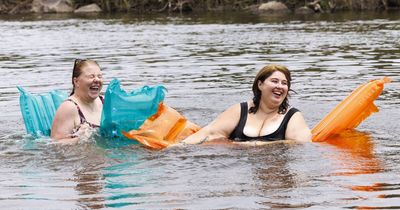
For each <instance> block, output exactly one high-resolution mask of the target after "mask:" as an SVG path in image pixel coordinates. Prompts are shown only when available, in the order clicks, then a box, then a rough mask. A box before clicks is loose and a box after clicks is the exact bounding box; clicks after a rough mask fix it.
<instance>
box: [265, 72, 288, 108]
mask: <svg viewBox="0 0 400 210" xmlns="http://www.w3.org/2000/svg"><path fill="white" fill-rule="evenodd" d="M258 88H259V89H260V91H261V99H262V100H265V102H267V103H272V104H273V105H275V106H279V105H281V103H282V102H283V100H284V99H285V98H286V96H287V94H288V90H289V87H288V81H287V79H286V76H285V74H283V73H282V72H280V71H275V72H274V73H272V74H271V76H269V77H267V78H266V79H265V80H264V82H261V81H258Z"/></svg>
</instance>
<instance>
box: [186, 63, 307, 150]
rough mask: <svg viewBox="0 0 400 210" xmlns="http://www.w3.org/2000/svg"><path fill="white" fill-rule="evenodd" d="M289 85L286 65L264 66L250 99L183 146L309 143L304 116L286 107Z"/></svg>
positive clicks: (223, 114)
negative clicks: (223, 142)
mask: <svg viewBox="0 0 400 210" xmlns="http://www.w3.org/2000/svg"><path fill="white" fill-rule="evenodd" d="M290 85H291V76H290V72H289V70H288V69H287V68H286V67H285V66H282V65H274V64H272V65H268V66H265V67H264V68H262V69H261V70H260V71H259V72H258V74H257V76H256V78H255V80H254V83H253V88H252V89H253V94H254V98H253V100H251V101H247V102H243V103H239V104H235V105H233V106H231V107H229V108H228V109H227V110H225V111H224V112H223V113H222V114H221V115H220V116H218V117H217V119H215V120H214V121H213V122H211V123H210V124H209V125H207V126H205V127H204V128H202V129H201V130H200V131H198V132H197V133H195V134H193V135H191V136H189V137H188V138H187V139H185V140H184V141H183V143H187V144H197V143H201V142H203V141H211V140H215V139H230V140H233V141H237V142H249V141H251V142H252V143H256V142H258V143H259V144H263V142H271V141H275V140H296V141H311V132H310V129H309V128H308V126H307V124H306V122H305V120H304V117H303V115H302V114H301V113H300V112H299V110H297V109H295V108H291V107H289V103H288V91H289V90H290Z"/></svg>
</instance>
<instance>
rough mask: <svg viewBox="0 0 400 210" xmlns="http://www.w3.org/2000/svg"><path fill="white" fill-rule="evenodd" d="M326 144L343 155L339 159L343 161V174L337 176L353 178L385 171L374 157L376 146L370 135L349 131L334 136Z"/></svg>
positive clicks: (338, 173) (339, 173)
mask: <svg viewBox="0 0 400 210" xmlns="http://www.w3.org/2000/svg"><path fill="white" fill-rule="evenodd" d="M325 143H328V144H330V145H333V146H335V147H337V148H339V149H340V150H341V151H342V153H341V154H340V157H335V158H338V159H339V160H340V161H342V164H343V167H342V168H341V170H344V171H343V172H335V173H334V174H335V175H342V176H353V175H358V174H373V173H378V172H381V171H383V170H384V168H383V166H382V164H381V162H380V160H379V159H377V158H376V157H375V155H374V144H373V139H372V137H371V135H370V134H368V133H365V132H360V131H357V130H348V131H345V132H342V133H340V134H337V135H334V136H332V137H330V138H329V139H327V140H326V142H325Z"/></svg>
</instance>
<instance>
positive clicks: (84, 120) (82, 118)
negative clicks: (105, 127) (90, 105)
mask: <svg viewBox="0 0 400 210" xmlns="http://www.w3.org/2000/svg"><path fill="white" fill-rule="evenodd" d="M99 98H100V100H101V103H103V104H104V97H103V96H99ZM67 101H71V102H72V103H74V104H75V106H76V109H77V110H78V114H79V119H80V121H81V124H84V123H87V124H88V125H89V126H90V127H92V128H96V127H100V126H99V125H96V124H93V123H90V122H88V121H87V120H86V118H85V115H84V114H83V112H82V110H81V108H79V105H78V104H77V103H76V102H75V101H73V100H72V99H70V98H68V99H67Z"/></svg>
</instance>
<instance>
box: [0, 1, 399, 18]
mask: <svg viewBox="0 0 400 210" xmlns="http://www.w3.org/2000/svg"><path fill="white" fill-rule="evenodd" d="M399 8H400V0H273V1H268V0H0V14H10V15H13V14H28V13H99V12H103V13H112V12H127V13H136V14H150V13H191V12H209V11H249V12H251V13H255V14H282V13H296V14H313V13H334V12H336V11H388V10H399Z"/></svg>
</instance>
